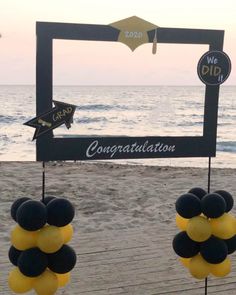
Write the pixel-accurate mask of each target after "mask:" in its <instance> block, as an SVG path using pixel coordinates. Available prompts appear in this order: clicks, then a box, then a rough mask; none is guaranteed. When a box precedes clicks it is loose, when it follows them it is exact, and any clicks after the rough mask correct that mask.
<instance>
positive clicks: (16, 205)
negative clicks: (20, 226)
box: [11, 197, 30, 221]
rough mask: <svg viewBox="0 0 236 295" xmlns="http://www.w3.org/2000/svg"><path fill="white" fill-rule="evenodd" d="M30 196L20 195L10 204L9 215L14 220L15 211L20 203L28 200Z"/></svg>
mask: <svg viewBox="0 0 236 295" xmlns="http://www.w3.org/2000/svg"><path fill="white" fill-rule="evenodd" d="M29 200H30V198H28V197H22V198H19V199H17V200H16V201H15V202H14V203H13V204H12V205H11V217H12V218H13V219H14V220H15V221H16V213H17V210H18V208H19V207H20V205H22V204H23V203H24V202H26V201H29Z"/></svg>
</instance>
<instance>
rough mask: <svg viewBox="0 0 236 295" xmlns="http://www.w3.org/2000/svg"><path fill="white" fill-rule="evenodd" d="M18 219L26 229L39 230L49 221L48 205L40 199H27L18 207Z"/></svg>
mask: <svg viewBox="0 0 236 295" xmlns="http://www.w3.org/2000/svg"><path fill="white" fill-rule="evenodd" d="M16 220H17V222H18V223H19V225H20V226H21V227H22V228H24V229H25V230H29V231H35V230H38V229H40V228H42V227H43V226H44V225H45V223H46V222H47V209H46V206H45V205H44V204H43V203H42V202H40V201H33V200H30V201H26V202H24V203H23V204H22V205H21V206H20V207H19V208H18V210H17V214H16Z"/></svg>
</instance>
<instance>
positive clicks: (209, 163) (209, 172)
mask: <svg viewBox="0 0 236 295" xmlns="http://www.w3.org/2000/svg"><path fill="white" fill-rule="evenodd" d="M210 190H211V157H209V161H208V181H207V192H208V194H209V193H210ZM207 283H208V279H207V277H206V278H205V295H207Z"/></svg>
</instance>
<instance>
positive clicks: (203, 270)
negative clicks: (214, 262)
mask: <svg viewBox="0 0 236 295" xmlns="http://www.w3.org/2000/svg"><path fill="white" fill-rule="evenodd" d="M189 271H190V273H191V275H192V276H193V277H194V278H196V279H199V280H202V279H205V278H206V277H207V276H208V275H209V273H210V264H209V263H207V262H206V261H205V260H204V259H203V258H202V256H201V255H200V254H198V255H196V256H194V257H193V258H192V259H191V260H190V262H189Z"/></svg>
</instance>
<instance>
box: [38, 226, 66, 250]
mask: <svg viewBox="0 0 236 295" xmlns="http://www.w3.org/2000/svg"><path fill="white" fill-rule="evenodd" d="M63 243H64V240H63V236H62V233H61V230H60V228H59V227H57V226H53V225H46V226H45V227H43V228H42V229H41V230H40V231H39V234H38V240H37V246H38V247H39V249H40V250H41V251H43V252H45V253H54V252H57V251H58V250H59V249H60V248H61V247H62V245H63Z"/></svg>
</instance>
